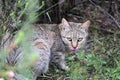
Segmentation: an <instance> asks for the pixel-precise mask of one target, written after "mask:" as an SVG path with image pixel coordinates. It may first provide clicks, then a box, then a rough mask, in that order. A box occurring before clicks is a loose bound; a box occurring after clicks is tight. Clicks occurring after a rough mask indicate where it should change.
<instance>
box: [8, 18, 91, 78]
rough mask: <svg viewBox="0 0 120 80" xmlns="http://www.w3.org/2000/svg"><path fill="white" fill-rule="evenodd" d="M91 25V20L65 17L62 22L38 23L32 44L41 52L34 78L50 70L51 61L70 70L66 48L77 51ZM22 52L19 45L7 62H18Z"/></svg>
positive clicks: (35, 50)
mask: <svg viewBox="0 0 120 80" xmlns="http://www.w3.org/2000/svg"><path fill="white" fill-rule="evenodd" d="M89 26H90V21H89V20H88V21H86V22H84V23H75V22H68V21H67V20H66V19H64V18H63V19H62V22H61V23H60V24H36V25H35V28H34V29H33V30H34V33H33V36H31V38H30V44H31V46H32V51H33V52H34V53H38V54H40V57H39V58H38V59H37V62H35V63H34V65H33V68H32V69H33V71H34V77H33V80H36V78H37V76H39V75H40V74H41V73H46V72H47V71H48V67H49V63H50V62H54V63H55V64H57V65H58V67H60V68H61V69H63V70H69V67H68V66H66V65H65V60H64V59H65V53H66V50H67V49H68V50H69V51H76V50H79V49H80V48H82V47H83V46H84V44H85V41H86V38H87V35H88V27H89ZM54 35H55V36H54ZM11 41H12V40H10V42H11ZM7 45H8V44H7ZM9 45H10V44H9ZM21 53H22V50H21V49H20V48H19V46H16V47H15V48H13V50H11V51H10V54H9V55H8V56H7V58H6V61H7V63H8V64H10V65H15V64H16V63H18V62H19V60H20V56H21ZM13 55H14V56H13Z"/></svg>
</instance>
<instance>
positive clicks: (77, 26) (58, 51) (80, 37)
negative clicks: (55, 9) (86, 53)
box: [51, 18, 90, 70]
mask: <svg viewBox="0 0 120 80" xmlns="http://www.w3.org/2000/svg"><path fill="white" fill-rule="evenodd" d="M57 26H59V29H58V28H53V29H54V31H55V33H56V35H57V37H56V38H55V42H54V44H53V47H52V50H51V51H52V53H51V62H54V63H56V64H57V65H58V67H60V68H61V69H63V70H69V67H68V66H66V65H65V60H64V59H65V54H64V53H66V51H70V52H73V51H77V50H79V49H80V48H82V47H84V44H85V42H86V38H87V36H88V28H89V26H90V21H89V20H88V21H86V22H84V23H75V22H68V21H67V20H66V19H64V18H63V19H62V22H61V24H59V25H57Z"/></svg>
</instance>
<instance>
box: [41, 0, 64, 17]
mask: <svg viewBox="0 0 120 80" xmlns="http://www.w3.org/2000/svg"><path fill="white" fill-rule="evenodd" d="M64 1H65V0H60V1H59V2H57V3H56V4H54V5H52V6H51V7H49V8H47V9H46V10H44V11H42V12H41V13H40V15H41V14H43V13H45V12H47V11H48V10H50V9H52V8H54V7H55V6H57V5H59V4H62V3H63V2H64Z"/></svg>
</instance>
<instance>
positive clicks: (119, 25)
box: [89, 0, 120, 29]
mask: <svg viewBox="0 0 120 80" xmlns="http://www.w3.org/2000/svg"><path fill="white" fill-rule="evenodd" d="M89 1H90V2H91V3H92V4H93V5H94V6H96V7H97V8H98V9H99V10H100V11H102V12H103V13H104V14H107V15H108V16H109V17H110V18H111V19H112V20H113V21H114V22H115V24H116V25H117V26H118V28H119V29H120V24H119V23H118V21H117V20H116V19H115V18H114V17H113V16H112V15H110V14H109V13H108V12H107V11H105V10H104V9H103V8H101V7H100V6H99V5H96V4H95V3H94V2H93V1H91V0H89Z"/></svg>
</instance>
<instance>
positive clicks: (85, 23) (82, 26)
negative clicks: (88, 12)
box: [80, 20, 91, 32]
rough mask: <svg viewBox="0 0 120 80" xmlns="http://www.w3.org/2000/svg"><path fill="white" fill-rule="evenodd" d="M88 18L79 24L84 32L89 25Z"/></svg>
mask: <svg viewBox="0 0 120 80" xmlns="http://www.w3.org/2000/svg"><path fill="white" fill-rule="evenodd" d="M90 23H91V22H90V20H87V21H86V22H84V23H83V24H82V25H81V26H80V29H82V30H85V31H86V32H87V31H88V28H89V26H90Z"/></svg>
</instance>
